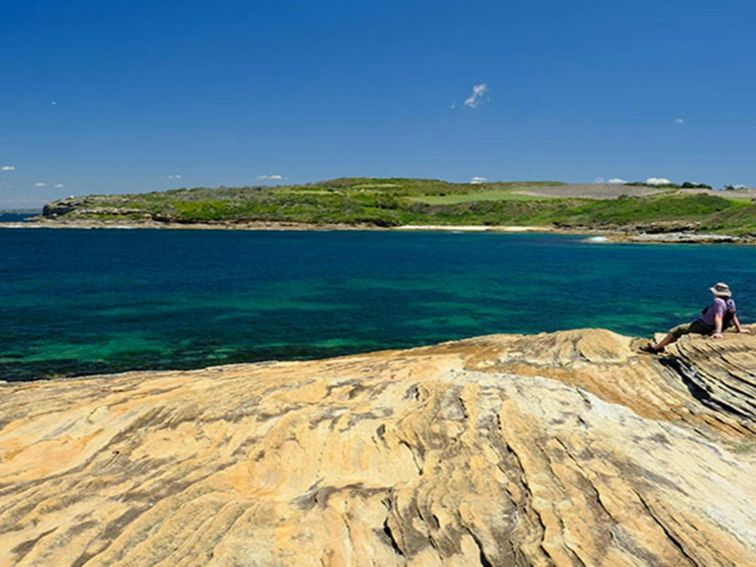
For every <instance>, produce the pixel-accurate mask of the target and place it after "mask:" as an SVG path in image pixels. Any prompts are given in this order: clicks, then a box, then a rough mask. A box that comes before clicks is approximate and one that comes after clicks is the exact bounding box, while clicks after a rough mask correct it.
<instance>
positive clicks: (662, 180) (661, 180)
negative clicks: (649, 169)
mask: <svg viewBox="0 0 756 567" xmlns="http://www.w3.org/2000/svg"><path fill="white" fill-rule="evenodd" d="M670 183H672V182H671V181H670V180H669V179H667V178H666V177H649V178H648V179H646V185H669V184H670Z"/></svg>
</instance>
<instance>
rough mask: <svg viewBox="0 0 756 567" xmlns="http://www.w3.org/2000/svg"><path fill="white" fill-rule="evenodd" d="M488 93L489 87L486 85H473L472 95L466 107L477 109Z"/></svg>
mask: <svg viewBox="0 0 756 567" xmlns="http://www.w3.org/2000/svg"><path fill="white" fill-rule="evenodd" d="M487 92H488V85H486V83H479V84H477V85H473V88H472V94H471V95H470V96H469V97H467V98H466V99H465V106H466V107H467V108H477V107H478V105H479V104H480V103H481V101H482V100H483V97H484V96H486V93H487Z"/></svg>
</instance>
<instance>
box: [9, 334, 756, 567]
mask: <svg viewBox="0 0 756 567" xmlns="http://www.w3.org/2000/svg"><path fill="white" fill-rule="evenodd" d="M754 341H756V337H753V336H748V335H737V334H732V333H727V334H726V335H725V337H724V338H723V339H721V340H719V341H714V340H711V339H709V338H704V337H692V336H688V337H684V338H683V339H682V340H681V341H680V342H679V343H677V344H676V345H674V346H673V347H671V348H670V349H669V353H668V354H667V355H666V356H665V357H663V358H658V357H655V356H650V355H644V354H640V353H639V352H638V347H639V345H640V344H641V341H640V340H637V339H632V338H629V337H624V336H621V335H617V334H615V333H611V332H609V331H604V330H596V329H584V330H574V331H562V332H557V333H547V334H540V335H532V336H523V335H495V336H487V337H480V338H475V339H469V340H464V341H457V342H450V343H445V344H440V345H436V346H431V347H425V348H417V349H412V350H404V351H384V352H377V353H368V354H361V355H354V356H346V357H341V358H335V359H328V360H321V361H308V362H267V363H259V364H239V365H232V366H223V367H215V368H207V369H204V370H196V371H184V372H131V373H126V374H120V375H114V376H100V377H87V378H80V379H72V380H51V381H39V382H27V383H10V384H6V385H3V386H0V391H1V392H2V394H3V395H2V396H0V416H2V419H0V565H3V566H4V565H14V566H24V565H83V564H88V565H114V564H119V565H132V566H140V565H145V566H146V565H154V564H157V563H164V564H170V565H178V564H202V565H210V564H212V565H284V564H286V565H302V566H310V565H312V566H315V565H318V566H320V565H397V566H398V565H428V566H436V565H438V566H441V565H452V566H455V565H457V566H463V565H559V566H561V565H564V566H567V565H598V564H611V565H746V564H749V565H750V564H756V507H754V506H753V499H754V497H755V496H756V495H755V494H754V491H753V489H754V487H753V479H754V478H756V423H755V422H754V420H755V419H756V349H754V345H755V344H756V343H755V342H754Z"/></svg>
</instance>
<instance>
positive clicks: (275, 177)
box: [257, 173, 283, 181]
mask: <svg viewBox="0 0 756 567" xmlns="http://www.w3.org/2000/svg"><path fill="white" fill-rule="evenodd" d="M257 178H258V179H260V180H261V181H280V180H281V179H283V175H279V174H277V173H273V174H272V175H258V176H257Z"/></svg>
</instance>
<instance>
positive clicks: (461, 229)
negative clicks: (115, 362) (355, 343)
mask: <svg viewBox="0 0 756 567" xmlns="http://www.w3.org/2000/svg"><path fill="white" fill-rule="evenodd" d="M18 228H32V229H36V228H50V229H79V230H98V229H100V230H101V229H109V230H139V229H151V230H249V231H303V232H304V231H316V232H326V231H397V232H450V233H482V232H488V233H499V234H524V233H540V234H565V235H573V236H585V237H587V238H593V239H594V240H593V242H595V243H640V244H748V245H754V244H756V238H754V237H750V236H734V235H727V234H712V233H699V232H654V233H647V232H642V231H638V230H630V229H624V230H623V229H621V228H588V227H580V228H565V227H554V226H535V225H400V226H377V225H373V224H366V223H363V224H342V223H327V224H308V223H297V222H282V221H247V222H221V223H176V222H157V221H138V222H134V221H132V222H108V221H98V220H52V221H51V220H33V221H22V222H0V229H18Z"/></svg>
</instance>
